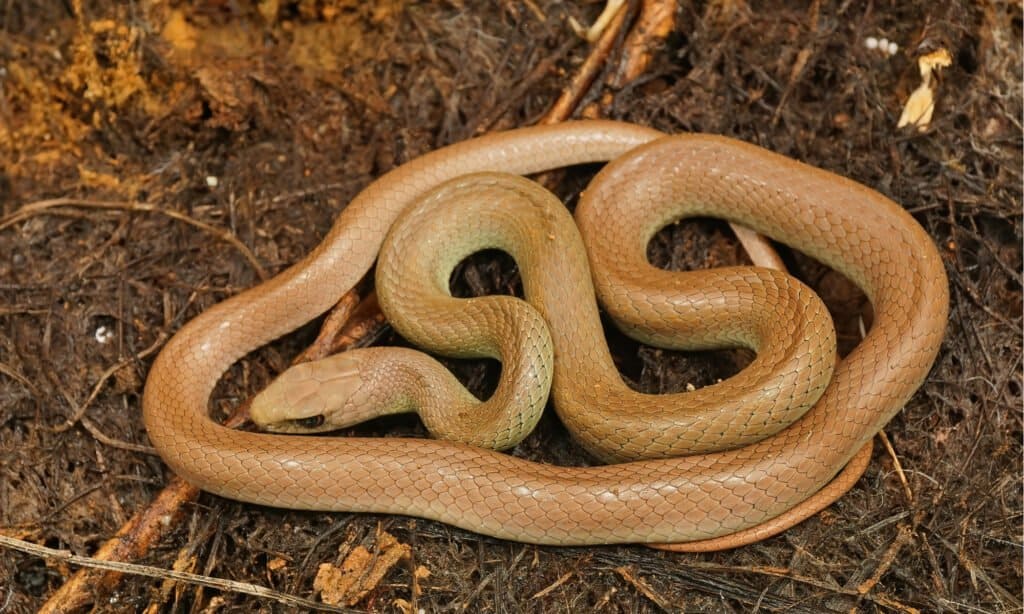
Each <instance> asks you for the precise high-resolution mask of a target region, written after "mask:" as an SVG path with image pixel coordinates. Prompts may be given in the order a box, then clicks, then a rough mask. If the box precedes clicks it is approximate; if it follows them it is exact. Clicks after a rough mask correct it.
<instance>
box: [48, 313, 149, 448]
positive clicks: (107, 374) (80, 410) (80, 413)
mask: <svg viewBox="0 0 1024 614" xmlns="http://www.w3.org/2000/svg"><path fill="white" fill-rule="evenodd" d="M166 340H167V334H166V333H163V332H161V333H160V334H159V335H157V337H156V341H154V342H153V343H152V344H151V345H150V346H149V347H148V348H146V349H144V350H142V351H141V352H139V353H138V354H135V355H134V356H132V357H131V358H126V359H124V360H122V361H121V362H119V363H116V364H114V365H112V366H110V367H108V368H107V370H106V371H104V372H103V374H102V375H101V376H100V378H99V380H97V381H96V384H95V385H94V386H93V387H92V392H90V393H89V396H88V397H86V399H85V401H84V402H83V403H82V404H81V405H80V406H78V407H77V408H76V409H75V413H74V414H72V415H71V416H69V417H68V419H67V420H66V421H65V422H64V424H61V425H58V426H55V427H54V428H53V430H54V432H56V433H63V432H64V431H66V430H68V429H70V428H73V427H74V426H75V425H76V424H78V422H79V421H80V420H81V419H82V418H83V417H85V412H87V411H88V410H89V406H90V405H92V402H93V401H95V400H96V397H97V396H99V394H100V391H101V390H103V386H104V384H106V383H107V380H109V379H110V378H111V377H113V376H114V374H116V373H117V372H118V371H120V370H121V369H123V368H125V367H127V366H129V365H132V364H135V363H136V362H137V361H139V360H142V359H143V358H146V357H147V356H150V355H151V354H153V352H155V351H157V350H158V349H160V348H161V347H163V343H164V341H166Z"/></svg>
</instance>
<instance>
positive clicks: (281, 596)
mask: <svg viewBox="0 0 1024 614" xmlns="http://www.w3.org/2000/svg"><path fill="white" fill-rule="evenodd" d="M0 545H2V546H6V547H8V548H11V549H14V550H18V551H21V552H24V553H26V554H31V555H34V556H38V557H42V558H46V559H52V560H57V561H63V562H66V563H71V564H72V565H81V566H82V567H91V568H94V569H103V570H106V571H108V572H112V574H107V575H113V576H115V577H119V576H120V575H121V574H133V575H137V576H146V577H148V578H161V579H165V580H175V581H178V582H185V583H188V584H194V585H197V586H206V587H209V588H215V589H219V590H222V591H229V592H234V593H245V594H247V595H254V596H256V597H261V598H263V599H273V600H274V601H277V602H279V603H283V604H285V605H288V606H292V607H296V608H304V609H310V610H318V611H321V612H346V613H347V612H353V610H348V609H345V608H339V607H335V606H331V605H327V604H325V603H319V602H316V601H310V600H309V599H303V598H301V597H295V596H293V595H288V594H286V593H280V592H278V591H275V590H272V589H269V588H267V587H265V586H260V585H258V584H250V583H248V582H236V581H234V580H222V579H220V578H212V577H210V576H203V575H199V574H194V573H188V572H184V571H173V570H169V569H161V568H159V567H149V566H147V565H136V564H134V563H121V562H119V561H107V560H102V559H97V558H92V557H87V556H79V555H77V554H75V553H73V552H70V551H68V550H57V549H55V548H47V547H45V546H39V545H36V544H33V543H32V542H27V541H22V540H20V539H15V538H13V537H7V536H6V535H0ZM65 586H67V585H65ZM58 611H61V612H63V611H67V610H56V609H51V608H49V607H47V606H46V605H44V606H43V608H42V609H40V610H39V612H58Z"/></svg>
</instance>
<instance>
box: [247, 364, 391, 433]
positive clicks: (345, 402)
mask: <svg viewBox="0 0 1024 614" xmlns="http://www.w3.org/2000/svg"><path fill="white" fill-rule="evenodd" d="M362 354H363V352H360V351H353V352H345V353H343V354H337V355H335V356H330V357H328V358H324V359H321V360H315V361H312V362H306V363H302V364H299V365H295V366H294V367H291V368H289V369H288V370H286V371H285V372H284V373H282V374H281V375H279V376H278V377H277V379H275V380H274V381H273V382H271V383H270V385H269V386H267V387H266V388H265V389H263V391H262V392H260V393H259V394H257V395H256V397H255V398H253V400H252V405H251V406H250V407H249V417H250V418H251V419H252V421H253V422H254V423H255V424H256V425H257V426H259V427H260V428H261V429H263V430H265V431H270V432H274V433H292V434H308V433H322V432H325V431H333V430H337V429H340V428H345V427H348V426H352V425H353V424H358V423H360V422H363V421H365V420H368V419H369V418H372V417H374V416H373V415H367V413H366V410H367V406H368V404H367V402H366V401H367V396H368V392H367V391H366V389H365V386H364V381H363V378H362V377H360V364H361V363H362V362H363V356H362Z"/></svg>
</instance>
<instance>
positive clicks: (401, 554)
mask: <svg viewBox="0 0 1024 614" xmlns="http://www.w3.org/2000/svg"><path fill="white" fill-rule="evenodd" d="M410 553H411V549H410V548H409V546H408V545H407V544H403V543H401V542H399V541H398V540H397V539H395V537H394V536H393V535H391V534H389V533H386V532H383V531H382V532H381V533H379V534H378V536H377V553H376V554H372V553H371V552H370V551H369V550H367V549H366V548H365V547H363V546H356V547H355V548H353V549H352V552H350V553H349V555H348V556H347V557H345V560H344V561H342V563H341V566H337V565H333V564H331V563H323V564H321V565H320V567H319V569H318V571H317V574H316V579H315V580H314V581H313V588H314V589H315V590H316V591H317V592H319V593H320V599H321V600H322V601H323V602H324V603H327V604H331V605H338V604H341V603H344V604H345V605H349V606H352V605H355V604H356V603H358V602H359V601H360V600H362V599H363V598H364V597H366V595H368V594H369V593H370V591H372V590H373V589H374V588H376V586H377V584H378V583H379V582H380V581H381V580H382V579H383V578H384V576H385V574H387V572H388V570H390V569H391V568H392V567H394V566H395V563H397V562H398V561H401V560H402V559H405V558H408V557H409V554H410Z"/></svg>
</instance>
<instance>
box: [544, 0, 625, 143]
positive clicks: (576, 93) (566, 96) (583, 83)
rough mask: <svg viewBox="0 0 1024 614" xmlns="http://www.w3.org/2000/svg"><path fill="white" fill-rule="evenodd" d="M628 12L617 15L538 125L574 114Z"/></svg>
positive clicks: (609, 50)
mask: <svg viewBox="0 0 1024 614" xmlns="http://www.w3.org/2000/svg"><path fill="white" fill-rule="evenodd" d="M627 12H628V11H627V10H626V8H625V7H623V8H622V9H620V10H619V12H618V13H616V14H615V17H614V18H613V19H612V21H611V23H610V24H608V27H607V28H606V29H605V31H604V33H602V34H601V38H599V39H598V41H597V44H595V45H594V48H593V49H592V50H591V51H590V55H588V56H587V59H586V60H585V61H584V62H583V65H582V66H580V69H579V71H577V72H576V75H575V76H574V77H573V78H572V81H570V82H569V85H567V86H566V87H565V89H563V90H562V95H561V96H559V97H558V100H556V101H555V104H554V105H552V107H551V110H549V111H548V112H547V113H546V114H545V115H544V117H543V118H542V119H541V120H540V121H539V122H537V123H540V124H557V123H559V122H561V121H565V120H566V119H568V118H569V117H570V116H571V115H572V114H573V112H574V111H575V110H576V107H578V106H579V104H580V101H581V100H582V99H583V96H584V95H585V94H586V93H587V91H588V90H589V89H590V86H591V84H593V82H594V79H595V78H597V73H598V72H600V71H601V68H602V67H603V66H604V63H605V60H606V59H607V58H608V54H610V53H611V51H612V48H613V47H614V46H615V41H617V40H618V38H619V34H620V32H621V31H622V25H623V24H624V23H625V22H626V13H627Z"/></svg>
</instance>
